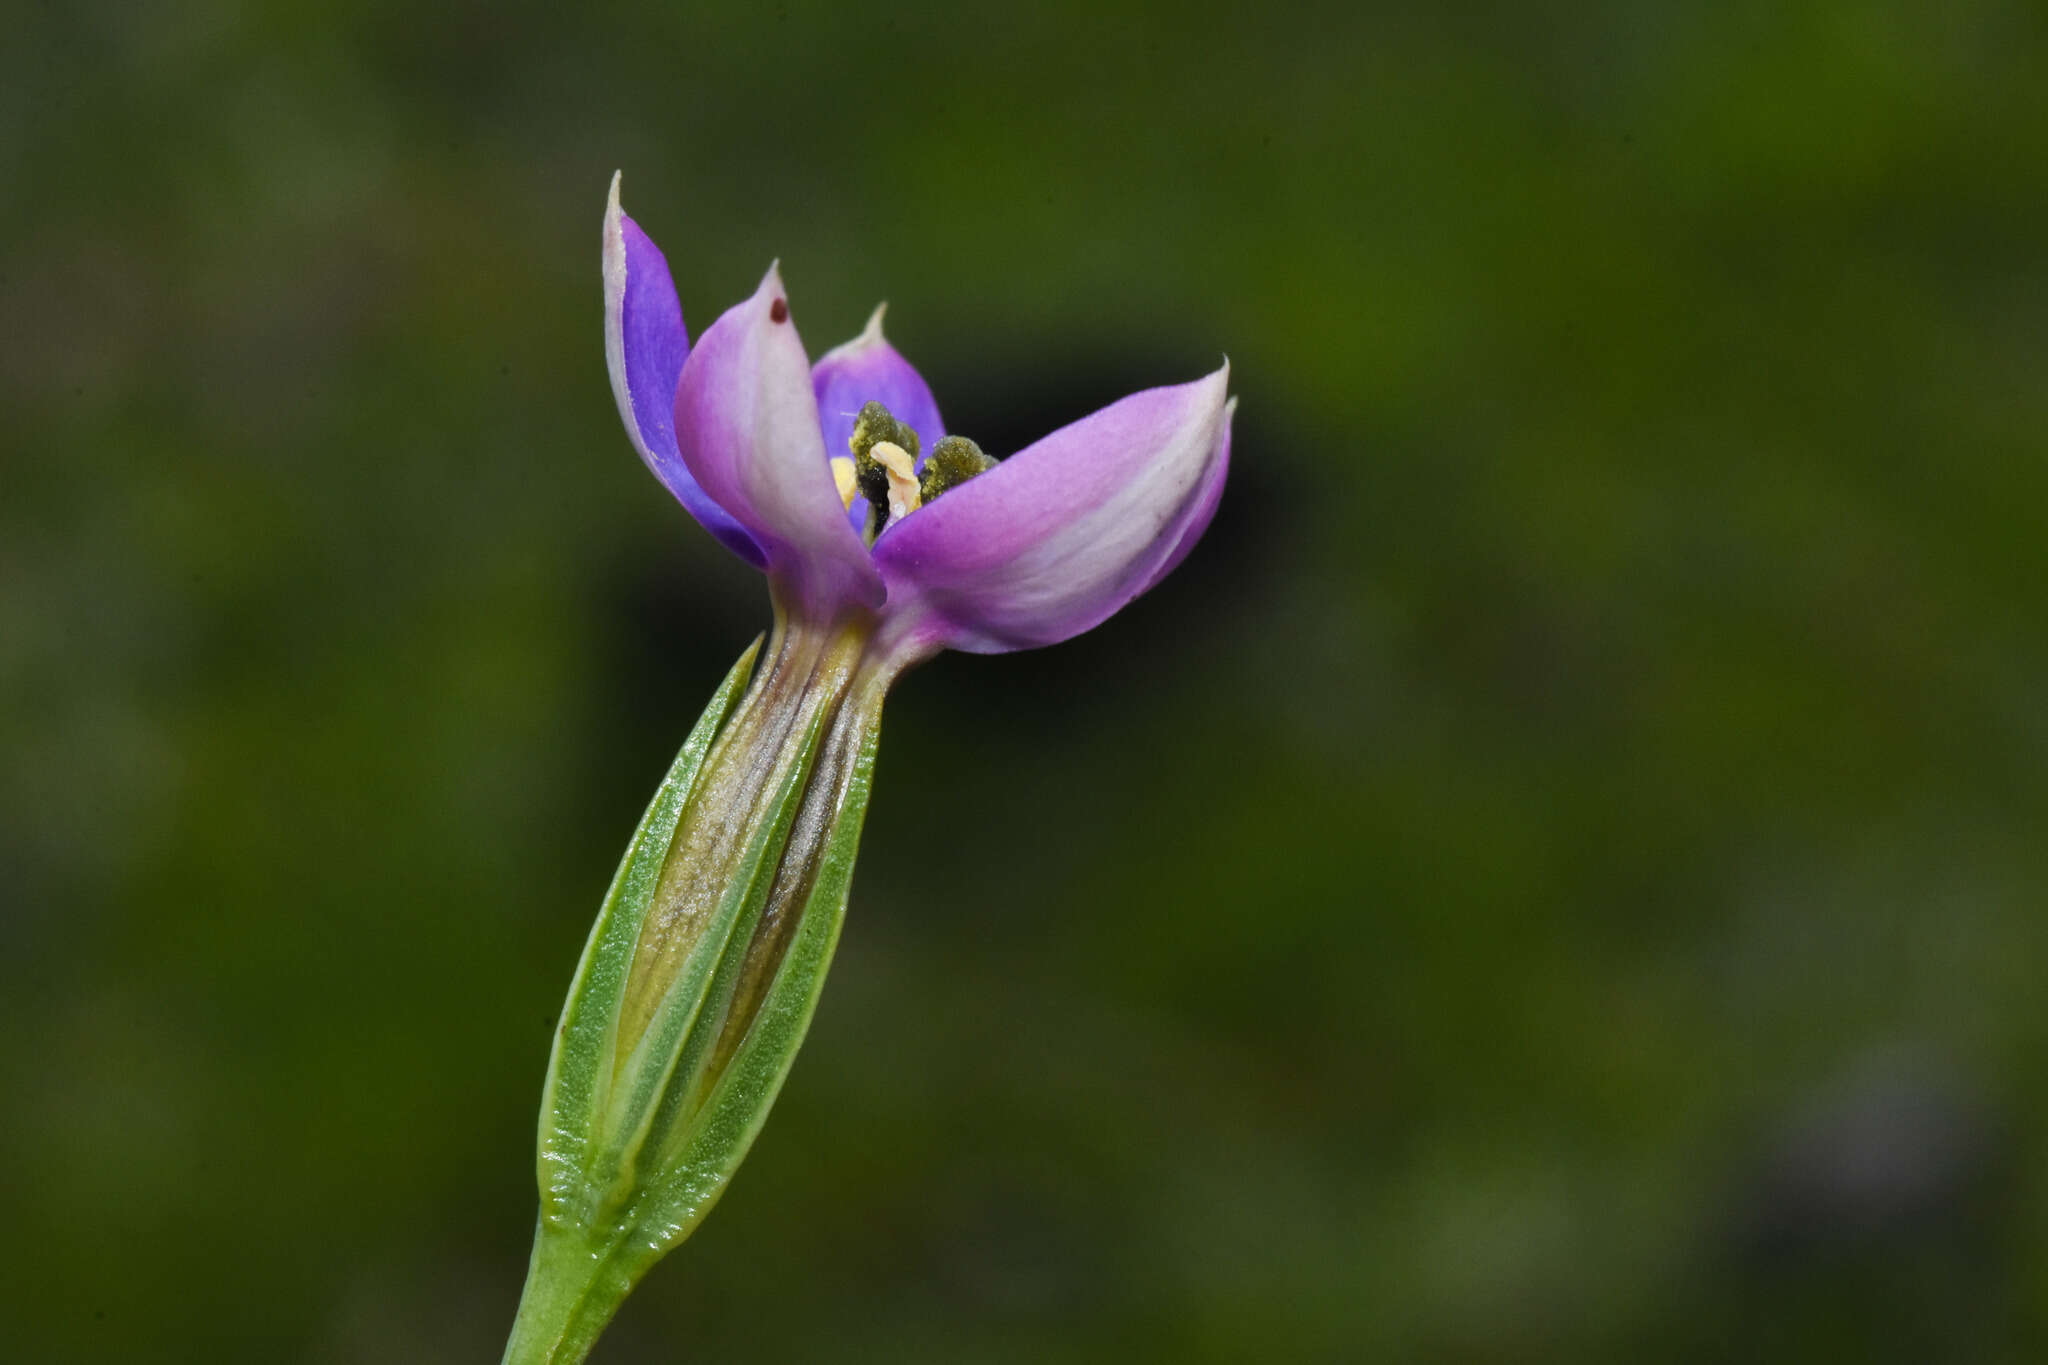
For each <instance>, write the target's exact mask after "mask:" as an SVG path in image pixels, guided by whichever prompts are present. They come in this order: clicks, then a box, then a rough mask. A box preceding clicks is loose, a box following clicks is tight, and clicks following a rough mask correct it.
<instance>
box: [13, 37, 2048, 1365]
mask: <svg viewBox="0 0 2048 1365" xmlns="http://www.w3.org/2000/svg"><path fill="white" fill-rule="evenodd" d="M7 27H8V35H7V41H6V42H5V43H4V44H0V224H4V229H0V250H4V260H0V319H4V327H0V403H4V436H0V439H4V442H5V468H4V473H0V755H4V764H0V897H4V902H0V904H4V916H0V1009H4V1012H5V1019H4V1022H5V1027H6V1037H7V1040H8V1045H7V1046H6V1047H5V1048H4V1049H0V1087H4V1099H0V1224H4V1226H5V1228H6V1229H7V1234H8V1235H7V1236H6V1238H5V1250H4V1251H0V1286H4V1289H0V1299H4V1301H5V1303H6V1309H7V1311H6V1316H7V1320H8V1321H7V1328H6V1336H7V1343H6V1347H5V1350H4V1354H5V1355H6V1356H7V1357H8V1358H9V1359H12V1360H22V1361H32V1362H42V1361H48V1362H100V1361H122V1362H128V1361H158V1360H162V1361H223V1362H243V1361H248V1362H258V1361H261V1362H275V1361H309V1362H414V1361H419V1362H430V1361H432V1362H438V1361H448V1362H457V1361H476V1360H494V1359H496V1358H497V1352H498V1350H499V1349H500V1347H501V1345H502V1341H503V1334H504V1332H505V1330H506V1327H507V1325H508V1324H509V1321H510V1315H511V1312H512V1308H513V1303H514V1300H515V1297H516V1294H517V1291H518V1288H519V1284H520V1280H521V1277H522V1275H523V1272H524V1266H525V1258H526V1251H527V1246H528V1241H529V1238H530V1234H531V1220H532V1217H533V1208H534V1191H533V1151H532V1149H533V1114H534V1107H535V1103H536V1100H537V1097H538V1092H539V1086H540V1080H541V1075H542V1071H543V1068H544V1065H545V1061H546V1055H547V1047H548V1041H549V1035H550V1028H551V1024H552V1021H553V1018H554V1013H555V1011H556V1009H557V1008H558V1006H559V1004H560V1000H561V996H562V992H563V990H564V987H565V985H566V983H567V980H568V976H569V972H570V968H571V965H572V964H573V962H574V960H575V956H576V954H577V952H578V950H579V947H580V945H581V943H582V940H583V936H584V934H585V931H586V929H587V926H588V923H589V920H590V918H591V916H592V914H593V913H594V911H595V909H596V906H597V902H598V898H599V895H600V894H601V892H602V890H603V888H604V886H605V884H606V881H607V879H608V878H609V876H610V874H611V871H612V868H613V865H614V861H615V859H616V857H617V856H618V853H619V850H620V849H621V847H622V846H623V844H624V841H625V838H626V835H627V834H628V832H629V831H630V830H631V828H632V826H633V823H634V821H635V819H636V818H637V816H638V813H639V811H640V808H641V806H642V804H643V802H644V801H645V799H646V797H647V795H648V793H649V792H650V791H651V790H652V788H653V786H654V784H655V783H656V781H657V780H658V778H659V777H660V775H661V773H662V772H663V770H664V768H665V766H666V765H667V763H668V761H669V758H670V757H671V754H672V752H673V750H674V748H675V746H676V745H677V743H678V742H679V741H680V739H681V737H682V735H683V733H684V732H685V730H686V729H687V728H688V726H689V724H690V723H691V721H692V720H693V719H694V717H695V715H696V713H697V711H698V709H699V707H700V706H701V705H702V703H703V701H704V699H705V698H706V697H707V696H708V695H709V693H710V691H711V689H712V687H713V686H714V685H715V684H716V682H717V681H718V679H719V677H720V676H721V674H722V672H723V670H724V668H725V667H726V666H727V665H728V664H729V662H730V661H731V659H732V658H733V656H734V655H736V654H737V653H738V651H739V650H740V649H741V648H742V647H743V646H744V645H745V644H746V642H747V641H748V640H749V639H750V638H751V637H752V636H753V634H754V633H755V632H756V631H757V630H758V629H760V628H761V627H762V626H763V625H764V624H765V623H766V620H767V604H766V600H765V597H764V594H763V592H762V590H761V587H760V584H759V582H758V580H757V579H756V578H755V577H754V575H753V574H752V573H751V572H750V571H748V570H747V569H746V568H744V566H742V565H740V564H738V563H737V562H736V561H732V560H730V559H728V558H726V557H724V556H723V555H722V554H721V552H719V551H718V550H717V548H716V547H715V546H714V545H713V543H712V542H711V541H710V539H709V538H708V537H707V536H705V535H704V534H702V533H701V532H700V531H699V530H697V529H696V528H695V527H694V526H693V525H692V524H691V523H690V522H689V521H688V519H687V518H686V516H685V515H684V514H683V513H682V512H681V510H680V509H679V508H678V507H677V506H675V505H674V504H673V502H672V501H671V500H670V499H669V498H668V497H667V495H666V494H665V493H663V491H662V490H661V489H660V488H659V487H658V486H657V485H656V484H655V483H654V482H653V480H652V479H650V478H649V477H648V475H647V474H646V472H645V471H644V470H643V469H642V468H641V466H640V464H639V462H638V461H637V460H636V459H635V458H634V456H633V453H632V451H631V449H630V448H629V447H628V446H627V444H626V442H625V440H624V438H623V436H622V435H621V433H620V431H619V429H618V424H617V420H616V417H615V415H614V412H613V409H612V400H611V395H610V392H609V389H608V387H607V383H606V380H605V373H604V364H603V354H602V347H601V342H600V300H599V290H598V271H597V257H598V223H599V217H600V214H601V211H602V207H603V201H604V193H605V186H606V182H607V180H608V179H609V177H610V175H611V172H612V171H613V169H614V168H617V167H623V168H624V169H625V172H626V181H625V184H626V191H627V202H628V203H629V205H630V206H631V207H632V209H633V211H634V212H635V214H636V216H638V217H639V218H640V220H641V221H642V222H643V223H644V224H646V225H647V226H648V228H649V229H650V230H651V231H652V232H653V233H654V234H655V236H656V238H657V239H658V240H659V241H660V242H661V243H662V244H663V245H664V246H665V247H666V249H667V251H668V253H669V256H670V259H671V261H672V262H673V263H674V265H675V267H676V273H677V276H678V280H679V284H680V288H681V292H682V296H683V303H684V307H685V311H686V314H687V315H688V316H689V318H690V319H691V321H692V323H693V325H694V326H696V327H698V328H701V327H702V326H704V325H705V324H707V323H708V322H709V321H710V320H711V319H712V318H713V317H714V316H716V314H717V312H718V311H719V310H721V309H722V308H724V307H725V306H726V305H727V304H729V303H730V302H732V301H734V300H737V299H738V298H740V297H742V296H743V295H744V294H745V293H746V292H748V291H749V290H750V289H751V288H752V286H753V284H754V282H755V280H756V279H757V278H758V277H759V274H760V272H761V270H762V269H763V268H764V267H765V266H766V264H767V262H768V261H769V259H770V258H771V257H777V256H779V257H780V258H781V259H782V261H783V263H784V269H785V273H786V276H787V278H788V280H789V282H790V287H791V290H792V298H793V302H794V307H795V313H796V319H797V322H798V323H799V325H800V327H801V328H802V331H803V334H804V336H805V338H806V340H807V342H808V343H809V344H810V345H811V347H812V349H813V352H814V353H816V352H818V351H821V350H822V349H823V348H824V347H825V346H828V345H830V344H832V343H834V342H836V341H838V340H841V339H843V338H845V337H847V336H849V335H851V334H852V333H853V332H854V331H856V330H857V329H858V328H859V326H860V324H861V322H862V320H863V319H864V318H865V317H866V315H867V312H868V310H869V308H870V307H871V306H872V305H873V304H874V303H875V302H876V301H877V300H878V299H882V298H886V299H888V300H889V301H890V304H891V311H890V314H889V322H890V328H891V335H892V337H893V338H894V339H895V341H896V342H897V344H898V345H899V346H900V347H901V348H902V349H903V350H904V351H905V352H906V353H907V354H908V355H910V356H911V357H912V359H913V360H915V361H917V362H919V363H920V364H921V365H922V367H923V368H924V370H925V372H926V374H927V375H928V377H929V378H930V379H931V380H932V382H933V384H934V387H935V388H936V389H937V392H938V394H939V396H940V400H941V403H942V405H943V407H944V409H945V412H946V414H947V417H948V419H949V425H951V426H952V427H953V429H955V430H958V431H963V432H966V433H969V434H971V435H974V436H976V437H978V438H979V439H981V440H982V441H983V443H984V444H986V445H988V446H989V447H990V448H991V449H994V450H997V451H1009V450H1014V449H1016V448H1018V447H1019V446H1020V445H1022V444H1023V443H1024V442H1026V441H1028V440H1029V439H1031V438H1032V437H1033V436H1035V435H1037V434H1040V433H1042V432H1044V431H1046V430H1049V429H1050V428H1052V427H1053V426H1056V425H1058V424H1060V423H1062V422H1065V421H1068V420H1071V419H1072V418H1074V417H1077V416H1079V415H1081V414H1083V413H1085V412H1087V411H1089V410H1090V409H1091V408H1093V407H1094V406H1095V405H1096V404H1098V403H1100V402H1102V401H1104V400H1106V399H1109V398H1112V397H1115V396H1117V395H1118V394H1120V393H1122V392H1125V391H1128V390H1130V389H1133V388H1137V387H1143V386H1147V385H1152V384H1157V383H1164V382H1172V381H1179V380H1183V379H1187V378H1192V377H1194V376H1196V375H1198V374H1201V373H1203V372H1205V371H1206V370H1208V369H1209V368H1211V367H1213V365H1214V364H1215V363H1216V359H1217V357H1218V355H1219V354H1220V353H1223V352H1226V351H1227V352H1228V353H1229V355H1230V357H1231V359H1232V361H1233V362H1234V365H1235V371H1234V374H1235V382H1236V384H1237V386H1238V391H1239V392H1240V394H1241V396H1242V409H1241V413H1240V419H1239V427H1238V440H1237V455H1236V468H1235V470H1234V473H1233V478H1232V484H1231V488H1230V492H1229V495H1228V497H1227V498H1226V500H1225V503H1224V506H1223V511H1222V514H1221V516H1220V517H1219V518H1218V521H1217V523H1216V526H1215V528H1214V531H1213V532H1212V534H1211V535H1210V537H1209V538H1208V540H1207V541H1206V542H1205V543H1204V544H1203V546H1202V547H1201V548H1200V550H1199V551H1198V552H1197V553H1196V554H1195V555H1194V556H1193V558H1192V559H1191V560H1190V561H1189V562H1188V563H1187V565H1186V566H1185V568H1184V569H1183V570H1182V571H1181V572H1179V573H1178V574H1176V575H1175V576H1174V577H1173V578H1172V579H1171V580H1169V581H1168V582H1167V583H1165V584H1163V585H1162V586H1161V587H1160V588H1159V589H1158V590H1157V591H1155V592H1154V593H1152V594H1151V595H1150V596H1149V597H1147V598H1146V599H1144V600H1143V601H1141V602H1140V603H1138V604H1137V605H1135V606H1134V607H1132V608H1131V609H1130V610H1128V611H1127V612H1125V613H1124V614H1123V615H1121V616H1120V617H1118V618H1117V619H1116V620H1114V621H1113V622H1111V623H1110V624H1108V625H1106V626H1104V627H1103V628H1102V629H1100V630H1098V631H1096V632H1095V633H1093V634H1092V635H1089V636H1087V637H1086V638H1084V639H1082V640H1079V641H1076V642H1073V643H1071V644H1068V645H1064V646H1060V647H1058V648H1055V649H1051V650H1046V651H1041V652H1038V653H1034V654H1029V655H1019V656H1013V657H1007V658H994V659H977V658H965V657H950V658H946V659H943V660H941V661H939V662H937V663H934V664H933V665H931V666H930V667H928V668H926V669H924V670H923V671H922V672H920V673H918V674H916V675H914V676H913V677H912V678H910V679H909V680H907V681H906V682H905V683H904V685H903V686H902V687H901V688H900V689H899V691H898V693H897V695H896V696H895V698H894V699H893V700H892V702H891V709H890V714H889V720H888V725H887V738H888V742H887V743H886V744H885V746H884V748H883V753H882V760H881V767H880V772H879V783H878V793H877V796H876V799H875V801H874V805H873V807H872V810H871V812H870V817H869V822H868V829H869V833H868V837H867V840H866V847H865V851H864V853H863V855H862V863H861V868H860V873H859V876H858V878H857V880H856V884H855V890H854V899H853V906H852V910H851V914H850V917H849V921H848V930H847V935H846V938H845V940H844V944H843V947H842V949H841V953H840V958H839V961H838V963H837V965H836V967H835V969H834V973H833V978H832V981H831V983H830V985H829V988H828V989H827V992H826V996H825V1000H824V1003H823V1006H822V1008H821V1010H820V1012H819V1015H818V1017H817V1020H816V1023H815V1026H814V1029H813V1031H812V1036H811V1042H810V1043H809V1045H808V1047H807V1048H806V1051H805V1053H804V1055H803V1056H802V1058H801V1059H800V1061H799V1063H798V1065H797V1068H796V1071H795V1073H794V1075H793V1077H792V1079H791V1081H790V1084H789V1086H788V1089H787V1091H786V1092H785V1094H784V1097H783V1099H782V1102H781V1104H780V1106H779V1108H778V1110H777V1112H776V1114H775V1116H774V1118H773V1120H772V1121H771V1122H770V1124H769V1126H768V1128H767V1130H766V1133H765V1135H764V1136H763V1137H762V1139H761V1141H760V1143H759V1145H758V1147H757V1148H756V1150H755V1153H754V1155H753V1157H752V1159H751V1160H750V1162H749V1163H748V1165H747V1166H746V1167H745V1168H744V1169H743V1170H742V1172H741V1173H740V1176H739V1178H738V1180H737V1181H736V1183H735V1184H734V1186H733V1188H732V1190H731V1192H730V1194H729V1195H728V1197H727V1198H726V1199H725V1201H724V1202H723V1204H722V1205H721V1206H720V1207H719V1209H718V1211H717V1212H716V1213H715V1214H714V1215H713V1216H712V1218H711V1219H710V1220H709V1222H708V1223H707V1224H706V1225H705V1226H704V1228H703V1229H702V1231H701V1232H700V1233H699V1235H698V1236H697V1237H696V1238H695V1239H694V1240H692V1241H691V1242H690V1243H689V1244H688V1245H687V1246H685V1247H684V1248H683V1249H682V1250H681V1251H680V1252H678V1253H677V1254H676V1255H674V1256H673V1257H671V1258H670V1260H669V1261H668V1262H667V1263H665V1264H664V1265H663V1267H662V1268H661V1269H660V1270H659V1271H658V1272H657V1273H656V1274H655V1275H654V1276H653V1278H652V1279H651V1280H650V1281H649V1282H648V1283H647V1284H646V1285H645V1286H644V1287H643V1289H642V1291H641V1292H640V1293H639V1294H638V1295H637V1296H636V1297H635V1298H634V1299H633V1300H632V1301H631V1302H630V1303H629V1305H628V1306H627V1308H626V1310H625V1312H624V1314H623V1315H622V1317H621V1318H620V1320H619V1322H618V1324H617V1326H616V1328H615V1329H614V1331H613V1333H612V1335H611V1336H610V1337H609V1338H608V1339H607V1340H606V1342H605V1344H604V1345H603V1346H602V1347H601V1349H600V1351H599V1353H598V1356H597V1357H596V1359H597V1360H599V1361H600V1362H616V1363H618V1365H624V1363H625V1362H632V1361H669V1360H686V1359H695V1360H714V1359H716V1360H727V1361H811V1360H817V1361H876V1362H881V1361H890V1362H895V1361H919V1360H931V1361H947V1362H990V1363H991V1365H993V1363H996V1362H1026V1361H1030V1362H1040V1361H1075V1362H1092V1361H1102V1362H1111V1361H1114V1362H1128V1361H1135V1360H1148V1361H1149V1360H1156V1361H1174V1362H1237V1361H1247V1360H1275V1361H1305V1362H1318V1361H1333V1362H1334V1361H1357V1360H1380V1359H1387V1360H1395V1359H1399V1360H1421V1361H1456V1362H1494V1361H1521V1360H1535V1359H1546V1360H1566V1359H1569V1360H1616V1361H1638V1360H1651V1359H1656V1360H1677V1361H1695V1360H1697V1361H1709V1360H1765V1359H1768V1360H1815V1359H1832V1358H1840V1359H1851V1360H1865V1361H1867V1360H1902V1361H1903V1360H1912V1361H1925V1360H1937V1359H1938V1360H1947V1361H1974V1360H1985V1361H1995V1360H2025V1359H2039V1358H2041V1356H2042V1354H2043V1352H2044V1351H2048V1222H2044V1219H2048V1003H2044V999H2048V997H2044V990H2043V986H2042V982H2041V978H2042V976H2043V972H2044V968H2048V906H2044V889H2048V837H2044V828H2048V634H2044V613H2048V565H2044V554H2043V546H2044V533H2048V466H2044V457H2048V17H2044V14H2043V11H2042V10H2041V9H2040V8H2039V7H2038V6H2034V5H2029V4H2023V3H2019V2H2018V0H2012V2H2011V3H2000V2H1999V0H1952V2H1951V3H1946V4H1940V5H1936V4H1911V3H1889V2H1887V0H1855V2H1851V0H1839V2H1834V0H1791V2H1790V3H1785V2H1784V0H1776V2H1774V3H1761V2H1757V3H1751V2H1749V0H1737V2H1736V3H1720V2H1717V3H1705V0H1701V2H1699V3H1669V4H1643V3H1640V2H1639V0H1629V2H1628V3H1622V2H1620V0H1585V2H1584V3H1577V4H1562V5H1554V6H1541V7H1532V6H1527V5H1521V4H1515V3H1507V0H1495V2H1489V0H1471V2H1470V3H1456V4H1449V5H1442V6H1430V7H1412V6H1398V5H1388V4H1365V5H1343V4H1328V5H1324V6H1321V7H1296V6H1290V5H1285V4H1266V5H1258V6H1244V5H1223V4H1211V3H1197V4H1181V5H1177V6H1173V7H1167V6H1157V5H1151V6H1148V5H1132V4H1104V3H1092V2H1091V3H1075V2H1070V3H1056V4H1049V5H1044V6H1032V7H1023V6H1016V7H1013V6H993V7H990V6H977V5H945V6H891V7H879V6H864V5H846V4H835V3H824V2H823V0H764V3H759V4H752V5H684V4H675V3H649V4H627V3H594V4H587V5H581V6H566V5H557V4H542V3H524V4H507V5H493V6H485V5H483V4H480V3H467V4H463V3H458V4H448V5H424V6H423V5H416V4H401V3H397V2H396V0H358V2H357V3H351V4H333V5H304V6H275V5H274V6H265V5H259V4H253V3H247V4H237V3H228V2H227V0H196V2H195V3H179V4H167V5H139V4H120V3H110V2H109V0H65V3H61V4H60V3H56V0H35V3H30V4H27V5H24V6H22V7H20V9H18V10H17V11H14V12H13V13H12V14H11V17H10V18H9V20H8V25H7ZM961 812H967V813H969V818H968V819H966V820H965V821H963V820H962V818H961ZM935 821H938V822H942V825H941V826H940V827H942V828H945V829H948V830H954V829H961V828H963V827H964V828H966V829H968V830H969V831H971V834H970V835H969V837H966V838H962V839H958V840H955V841H951V842H949V843H945V844H942V845H935V841H934V840H933V839H931V838H930V837H929V832H930V830H931V829H932V828H933V823H934V822H935Z"/></svg>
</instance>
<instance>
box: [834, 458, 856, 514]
mask: <svg viewBox="0 0 2048 1365" xmlns="http://www.w3.org/2000/svg"><path fill="white" fill-rule="evenodd" d="M832 482H833V483H834V484H836V485H837V486H838V488H839V505H840V506H841V507H851V506H853V498H854V495H855V494H856V493H858V492H860V484H859V483H858V482H857V481H856V480H855V479H854V477H853V460H852V459H851V458H850V457H848V456H845V455H834V456H833V457H832Z"/></svg>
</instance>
